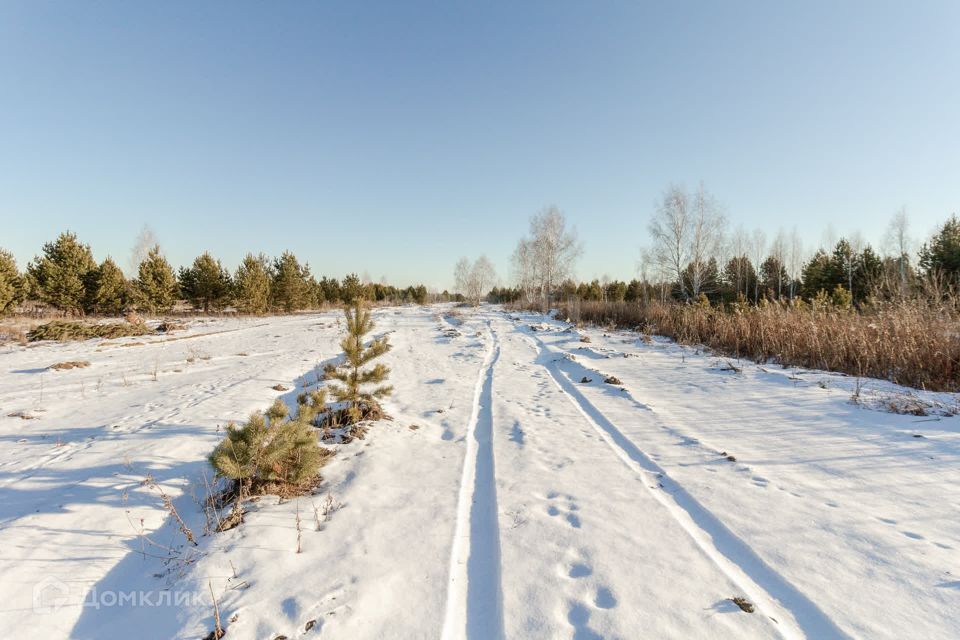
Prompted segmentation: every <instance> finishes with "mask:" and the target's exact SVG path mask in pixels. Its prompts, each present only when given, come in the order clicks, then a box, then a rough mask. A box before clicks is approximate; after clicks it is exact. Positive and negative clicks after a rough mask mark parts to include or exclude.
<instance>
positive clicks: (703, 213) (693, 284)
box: [686, 184, 725, 298]
mask: <svg viewBox="0 0 960 640" xmlns="http://www.w3.org/2000/svg"><path fill="white" fill-rule="evenodd" d="M692 213H693V215H692V217H691V225H690V250H689V254H690V264H689V265H688V266H687V269H686V271H687V273H688V274H689V276H690V289H691V295H692V296H693V297H694V298H697V297H699V295H700V294H701V292H703V289H704V283H705V279H706V276H707V275H708V270H709V266H710V259H711V258H715V257H716V256H717V254H718V253H719V248H720V244H721V242H722V240H723V227H724V223H725V221H724V217H723V214H721V213H720V208H719V206H718V205H717V202H716V199H715V198H714V197H713V196H712V195H710V193H709V192H708V191H707V190H706V188H705V187H704V186H703V184H701V185H700V188H699V189H697V192H696V194H694V196H693V212H692Z"/></svg>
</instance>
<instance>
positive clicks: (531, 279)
mask: <svg viewBox="0 0 960 640" xmlns="http://www.w3.org/2000/svg"><path fill="white" fill-rule="evenodd" d="M510 267H511V270H512V272H513V279H514V281H515V282H516V283H517V286H518V287H520V290H521V291H523V295H524V298H525V300H526V302H528V303H529V302H533V301H534V300H535V299H536V297H537V282H538V278H537V273H536V263H535V260H534V255H533V242H532V241H531V240H529V239H527V238H521V239H520V240H519V241H518V242H517V247H516V249H514V250H513V255H512V256H510Z"/></svg>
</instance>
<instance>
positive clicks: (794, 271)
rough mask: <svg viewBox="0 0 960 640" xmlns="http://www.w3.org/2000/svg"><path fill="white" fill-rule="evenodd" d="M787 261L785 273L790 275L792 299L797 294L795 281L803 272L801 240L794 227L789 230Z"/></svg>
mask: <svg viewBox="0 0 960 640" xmlns="http://www.w3.org/2000/svg"><path fill="white" fill-rule="evenodd" d="M788 262H789V265H790V266H789V267H787V273H788V274H789V275H790V299H791V300H793V298H794V296H796V294H797V292H796V283H797V281H799V280H800V277H801V275H802V272H803V241H802V240H801V239H800V234H799V233H797V228H796V227H794V228H793V230H791V231H790V258H789V261H788Z"/></svg>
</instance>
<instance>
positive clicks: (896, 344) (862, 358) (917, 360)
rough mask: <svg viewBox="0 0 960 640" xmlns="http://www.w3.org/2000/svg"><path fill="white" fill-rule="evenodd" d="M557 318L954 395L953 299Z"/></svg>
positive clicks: (589, 306)
mask: <svg viewBox="0 0 960 640" xmlns="http://www.w3.org/2000/svg"><path fill="white" fill-rule="evenodd" d="M559 317H561V318H564V317H566V318H569V319H570V320H571V321H573V322H590V323H593V324H597V325H601V326H613V327H620V328H629V329H634V330H637V331H641V332H643V333H652V334H658V335H662V336H666V337H669V338H672V339H674V340H676V341H677V342H680V343H683V344H692V345H700V344H702V345H705V346H707V347H710V348H711V349H713V350H714V351H716V352H718V353H724V354H727V355H730V356H735V357H739V358H748V359H752V360H754V361H757V362H763V361H768V360H774V361H776V362H779V363H781V364H783V365H786V366H800V367H809V368H814V369H824V370H827V371H839V372H842V373H848V374H851V375H856V376H868V377H873V378H881V379H885V380H890V381H892V382H895V383H898V384H903V385H907V386H911V387H916V388H921V389H928V390H932V391H953V392H956V391H960V309H958V302H957V301H948V302H946V303H943V304H932V303H927V302H922V301H910V302H902V303H897V304H892V303H886V304H876V305H873V306H870V307H867V308H865V309H863V310H861V311H856V310H851V309H844V308H838V307H833V306H828V305H819V306H817V305H810V304H798V305H787V304H764V305H761V306H759V307H753V306H744V307H734V308H728V309H724V308H718V307H706V306H698V305H683V304H663V303H656V302H655V303H650V304H646V305H644V304H638V303H626V302H620V303H602V302H582V303H574V304H563V305H560V307H559Z"/></svg>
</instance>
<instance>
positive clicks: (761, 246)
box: [751, 229, 767, 304]
mask: <svg viewBox="0 0 960 640" xmlns="http://www.w3.org/2000/svg"><path fill="white" fill-rule="evenodd" d="M751 248H752V249H753V256H754V258H755V259H754V263H753V264H754V268H755V269H756V270H757V277H756V278H755V279H754V284H753V302H754V304H756V303H759V302H760V265H761V264H763V254H764V252H765V251H766V250H767V234H765V233H764V232H763V229H754V230H753V237H752V238H751Z"/></svg>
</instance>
